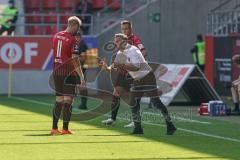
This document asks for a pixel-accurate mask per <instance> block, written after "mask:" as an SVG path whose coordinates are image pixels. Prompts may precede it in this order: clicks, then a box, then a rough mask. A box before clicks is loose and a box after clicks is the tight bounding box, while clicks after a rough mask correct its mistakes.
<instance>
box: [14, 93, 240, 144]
mask: <svg viewBox="0 0 240 160" xmlns="http://www.w3.org/2000/svg"><path fill="white" fill-rule="evenodd" d="M11 98H13V99H16V100H20V101H25V102H30V103H36V104H41V105H45V106H49V105H51V104H50V103H45V102H39V101H36V100H30V99H27V98H20V97H11ZM118 119H122V120H127V119H125V118H120V117H119V118H118ZM143 123H144V124H148V125H153V126H160V127H165V125H162V124H155V123H151V122H146V121H144V122H143ZM177 129H178V130H180V131H184V132H188V133H193V134H197V135H201V136H206V137H212V138H216V139H222V140H226V141H232V142H238V143H240V140H239V139H235V138H230V137H223V136H218V135H214V134H208V133H204V132H198V131H194V130H189V129H184V128H177Z"/></svg>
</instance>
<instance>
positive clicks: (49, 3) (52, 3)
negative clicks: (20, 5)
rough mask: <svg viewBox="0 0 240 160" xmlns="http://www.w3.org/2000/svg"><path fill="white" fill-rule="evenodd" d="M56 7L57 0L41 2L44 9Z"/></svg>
mask: <svg viewBox="0 0 240 160" xmlns="http://www.w3.org/2000/svg"><path fill="white" fill-rule="evenodd" d="M57 5H58V1H57V0H43V8H44V9H56V8H57Z"/></svg>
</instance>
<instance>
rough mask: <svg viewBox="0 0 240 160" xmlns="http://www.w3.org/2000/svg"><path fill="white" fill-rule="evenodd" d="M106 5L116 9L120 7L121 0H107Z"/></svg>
mask: <svg viewBox="0 0 240 160" xmlns="http://www.w3.org/2000/svg"><path fill="white" fill-rule="evenodd" d="M107 5H108V6H109V8H111V9H112V10H118V9H120V8H121V2H120V0H107Z"/></svg>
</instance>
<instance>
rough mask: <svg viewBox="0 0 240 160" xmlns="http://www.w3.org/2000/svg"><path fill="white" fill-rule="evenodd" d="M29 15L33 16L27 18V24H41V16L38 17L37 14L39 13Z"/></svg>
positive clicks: (34, 12)
mask: <svg viewBox="0 0 240 160" xmlns="http://www.w3.org/2000/svg"><path fill="white" fill-rule="evenodd" d="M29 14H32V15H28V16H26V22H27V23H40V22H41V16H40V15H37V14H40V12H39V11H32V12H30V13H29Z"/></svg>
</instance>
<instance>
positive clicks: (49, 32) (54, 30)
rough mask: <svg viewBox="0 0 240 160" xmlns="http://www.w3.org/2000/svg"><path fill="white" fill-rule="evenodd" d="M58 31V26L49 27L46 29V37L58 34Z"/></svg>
mask: <svg viewBox="0 0 240 160" xmlns="http://www.w3.org/2000/svg"><path fill="white" fill-rule="evenodd" d="M57 31H58V29H57V26H56V25H52V26H47V27H46V35H53V34H56V33H57Z"/></svg>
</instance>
